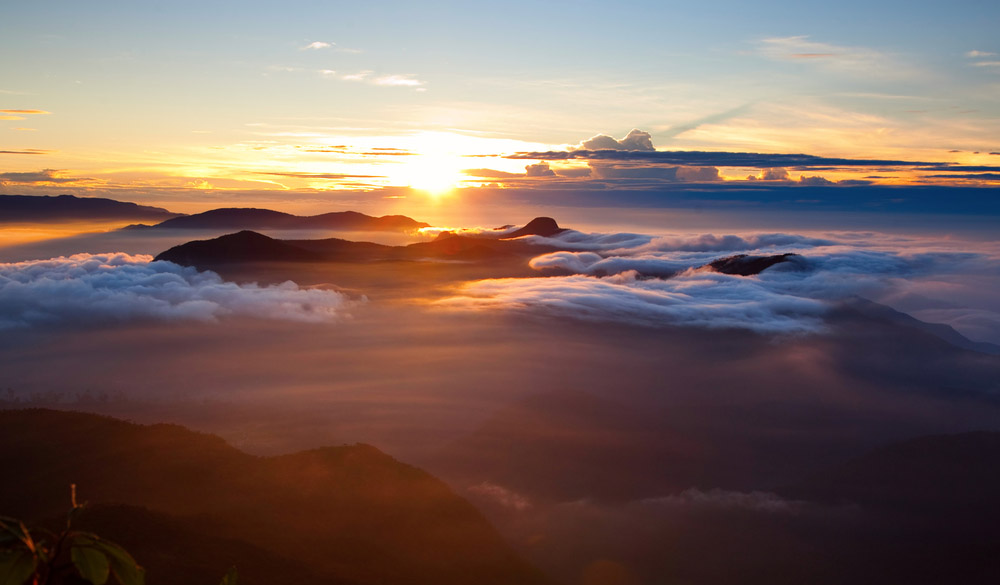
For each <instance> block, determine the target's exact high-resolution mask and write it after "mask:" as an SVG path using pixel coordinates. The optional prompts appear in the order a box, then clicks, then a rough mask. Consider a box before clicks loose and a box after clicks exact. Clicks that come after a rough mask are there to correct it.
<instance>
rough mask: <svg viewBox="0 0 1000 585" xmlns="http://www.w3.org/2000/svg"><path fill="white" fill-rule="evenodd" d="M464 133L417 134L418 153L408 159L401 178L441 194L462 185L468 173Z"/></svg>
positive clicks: (410, 183) (414, 143)
mask: <svg viewBox="0 0 1000 585" xmlns="http://www.w3.org/2000/svg"><path fill="white" fill-rule="evenodd" d="M461 138H462V137H461V136H457V135H455V134H451V133H447V132H425V133H422V134H420V135H418V136H415V137H414V140H413V151H414V152H415V153H416V154H415V155H414V156H412V157H410V160H407V161H406V164H405V166H404V168H403V169H401V173H400V178H401V180H402V181H403V182H405V184H407V185H409V186H410V187H412V188H414V189H419V190H421V191H426V192H427V193H429V194H431V195H441V194H444V193H447V192H448V191H451V190H452V189H455V188H456V187H458V185H459V184H460V183H461V181H462V179H463V178H464V175H463V174H462V169H463V166H464V164H465V163H464V161H463V159H462V154H463V148H462V147H463V145H462V142H461Z"/></svg>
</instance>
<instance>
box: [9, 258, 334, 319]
mask: <svg viewBox="0 0 1000 585" xmlns="http://www.w3.org/2000/svg"><path fill="white" fill-rule="evenodd" d="M151 260H152V258H151V257H150V256H130V255H128V254H121V253H118V254H76V255H74V256H70V257H60V258H53V259H51V260H39V261H30V262H19V263H14V264H0V329H11V328H20V327H30V326H35V325H71V326H72V325H105V324H109V323H120V322H127V321H137V320H156V321H174V320H194V321H215V320H218V319H220V318H224V317H229V316H248V317H258V318H268V319H287V320H293V321H302V322H311V323H320V322H327V321H331V320H333V319H336V318H337V317H338V316H339V315H340V314H341V313H342V311H343V309H344V308H345V305H346V304H347V303H348V301H347V299H346V298H345V297H344V295H342V294H340V293H337V292H333V291H327V290H318V289H302V288H299V287H298V286H297V285H295V284H294V283H292V282H286V283H284V284H280V285H275V286H258V285H256V284H244V285H239V284H235V283H232V282H225V281H223V280H222V278H220V277H219V275H217V274H215V273H214V272H198V271H197V270H195V269H193V268H185V267H181V266H178V265H176V264H173V263H171V262H152V261H151Z"/></svg>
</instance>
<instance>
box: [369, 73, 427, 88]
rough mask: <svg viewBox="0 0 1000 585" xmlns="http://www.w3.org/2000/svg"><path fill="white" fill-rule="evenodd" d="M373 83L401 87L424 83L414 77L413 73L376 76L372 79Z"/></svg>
mask: <svg viewBox="0 0 1000 585" xmlns="http://www.w3.org/2000/svg"><path fill="white" fill-rule="evenodd" d="M373 83H374V84H375V85H388V86H402V87H419V86H421V85H424V82H423V81H420V80H419V79H414V77H413V75H410V74H407V75H383V76H382V77H377V78H375V80H374V81H373Z"/></svg>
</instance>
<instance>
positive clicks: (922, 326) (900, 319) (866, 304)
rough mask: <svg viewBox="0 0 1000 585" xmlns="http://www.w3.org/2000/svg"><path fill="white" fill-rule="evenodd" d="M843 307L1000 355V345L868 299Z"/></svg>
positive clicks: (956, 343) (848, 302)
mask: <svg viewBox="0 0 1000 585" xmlns="http://www.w3.org/2000/svg"><path fill="white" fill-rule="evenodd" d="M843 306H844V307H849V308H850V309H852V310H854V311H857V312H858V313H861V314H862V315H865V316H867V317H873V318H875V319H880V320H883V321H888V322H891V323H895V324H897V325H903V326H906V327H913V328H916V329H919V330H921V331H923V332H924V333H930V334H931V335H933V336H935V337H937V338H939V339H943V340H944V341H947V342H948V343H950V344H952V345H954V346H956V347H961V348H962V349H969V350H972V351H978V352H980V353H988V354H991V355H1000V345H997V344H995V343H989V342H986V341H973V340H971V339H969V338H968V337H965V336H964V335H962V334H961V333H959V332H958V331H956V330H955V328H954V327H952V326H951V325H946V324H944V323H927V322H926V321H921V320H920V319H917V318H916V317H912V316H910V315H907V314H906V313H902V312H900V311H897V310H895V309H893V308H891V307H887V306H885V305H882V304H879V303H876V302H873V301H869V300H868V299H864V298H861V297H854V298H852V299H850V300H848V301H846V302H845V303H844V304H843Z"/></svg>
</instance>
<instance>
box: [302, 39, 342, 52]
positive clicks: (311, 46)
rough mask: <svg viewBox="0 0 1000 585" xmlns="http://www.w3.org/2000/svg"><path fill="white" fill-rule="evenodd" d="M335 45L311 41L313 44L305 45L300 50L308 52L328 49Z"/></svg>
mask: <svg viewBox="0 0 1000 585" xmlns="http://www.w3.org/2000/svg"><path fill="white" fill-rule="evenodd" d="M335 44H336V43H327V42H325V41H313V42H311V43H309V44H308V45H306V46H304V47H301V48H300V50H302V51H309V50H319V49H329V48H330V47H332V46H334V45H335Z"/></svg>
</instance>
